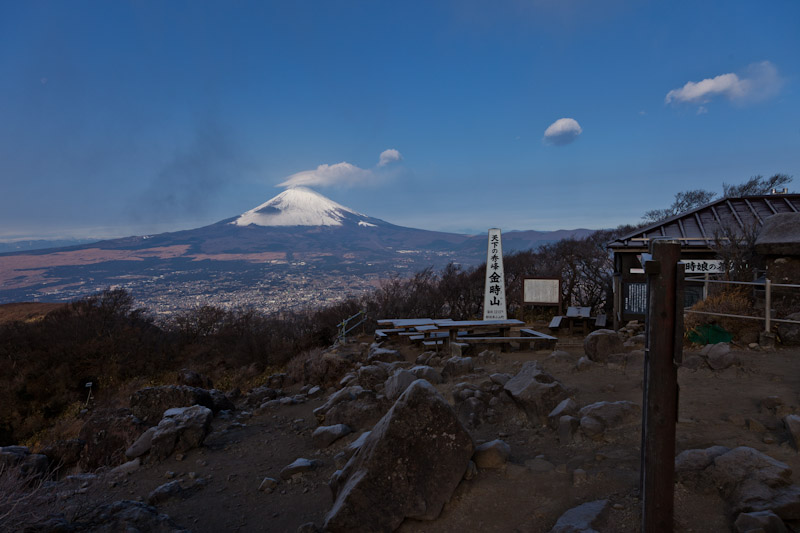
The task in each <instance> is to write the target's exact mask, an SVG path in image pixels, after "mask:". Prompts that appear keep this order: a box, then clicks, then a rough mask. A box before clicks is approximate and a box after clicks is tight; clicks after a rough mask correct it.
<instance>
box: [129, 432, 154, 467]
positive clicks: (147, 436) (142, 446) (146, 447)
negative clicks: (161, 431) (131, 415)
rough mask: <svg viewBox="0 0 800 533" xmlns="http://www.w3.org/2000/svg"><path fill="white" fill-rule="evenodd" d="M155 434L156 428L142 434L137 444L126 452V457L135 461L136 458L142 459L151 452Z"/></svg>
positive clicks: (132, 445)
mask: <svg viewBox="0 0 800 533" xmlns="http://www.w3.org/2000/svg"><path fill="white" fill-rule="evenodd" d="M155 432H156V426H153V427H151V428H149V429H148V430H147V431H145V432H144V433H142V434H141V435H140V436H139V438H138V439H136V442H134V443H133V444H131V445H130V447H129V448H128V449H127V450H125V457H128V458H129V459H133V458H134V457H140V456H142V455H144V454H146V453H147V452H149V451H150V447H151V446H152V445H153V433H155Z"/></svg>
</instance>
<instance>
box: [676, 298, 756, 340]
mask: <svg viewBox="0 0 800 533" xmlns="http://www.w3.org/2000/svg"><path fill="white" fill-rule="evenodd" d="M692 309H693V310H694V311H705V312H710V313H724V314H729V315H744V316H757V315H756V313H755V311H754V309H753V299H752V297H751V296H750V294H749V292H748V291H747V290H746V289H741V288H734V289H728V290H725V291H721V292H719V293H716V294H711V295H709V296H708V298H706V299H705V300H700V301H699V302H697V303H696V304H694V305H693V306H692ZM704 324H716V325H718V326H720V327H721V328H723V329H725V330H726V331H729V332H731V333H732V334H733V338H734V339H735V340H738V341H742V342H755V341H757V340H758V332H759V331H760V330H761V324H760V323H759V322H758V321H755V320H749V319H742V318H729V317H722V316H713V315H698V314H694V313H689V314H687V315H686V319H685V329H686V331H687V332H688V331H691V330H693V329H695V328H697V327H699V326H702V325H704Z"/></svg>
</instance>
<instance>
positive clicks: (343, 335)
mask: <svg viewBox="0 0 800 533" xmlns="http://www.w3.org/2000/svg"><path fill="white" fill-rule="evenodd" d="M359 317H360V318H361V320H359V321H358V322H356V323H355V324H353V325H350V322H352V321H353V320H356V319H358V318H359ZM366 320H367V311H366V310H363V311H359V312H358V313H356V314H354V315H353V316H351V317H349V318H345V319H344V320H342V321H341V322H339V323H338V324H336V327H337V328H338V332H337V334H336V342H337V343H342V344H344V343H346V342H347V334H348V333H350V332H351V331H353V330H354V329H355V328H357V327H358V326H360V325H361V324H363V323H364V322H366Z"/></svg>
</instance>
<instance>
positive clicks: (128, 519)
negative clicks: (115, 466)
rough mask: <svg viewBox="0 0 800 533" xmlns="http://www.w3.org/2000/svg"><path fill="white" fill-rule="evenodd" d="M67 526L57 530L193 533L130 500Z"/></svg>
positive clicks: (86, 516)
mask: <svg viewBox="0 0 800 533" xmlns="http://www.w3.org/2000/svg"><path fill="white" fill-rule="evenodd" d="M67 527H68V528H67V529H55V530H54V531H93V532H98V533H116V532H119V531H126V532H134V531H148V532H153V533H189V530H188V529H183V528H181V527H180V526H178V525H177V524H175V523H174V522H173V521H172V520H171V519H170V518H169V516H167V515H165V514H162V513H159V512H158V511H157V510H156V509H155V508H154V507H152V506H149V505H145V504H144V503H141V502H134V501H127V500H123V501H118V502H114V503H111V504H105V505H101V506H99V507H95V508H93V509H91V510H89V511H88V512H86V514H84V515H82V516H81V519H80V520H79V521H76V522H72V523H69V524H68V525H67Z"/></svg>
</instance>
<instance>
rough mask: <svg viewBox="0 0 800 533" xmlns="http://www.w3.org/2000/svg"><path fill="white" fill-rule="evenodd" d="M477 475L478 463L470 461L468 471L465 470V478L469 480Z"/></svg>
mask: <svg viewBox="0 0 800 533" xmlns="http://www.w3.org/2000/svg"><path fill="white" fill-rule="evenodd" d="M477 475H478V465H476V464H475V463H474V462H472V461H470V462H469V464H468V465H467V471H466V472H464V479H466V480H467V481H469V480H470V479H474V478H475V476H477Z"/></svg>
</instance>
